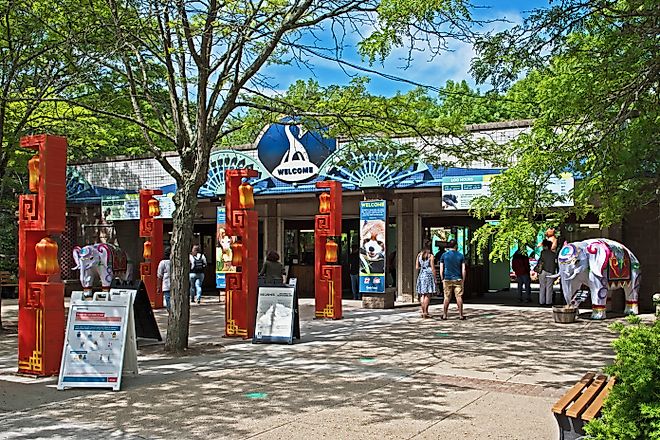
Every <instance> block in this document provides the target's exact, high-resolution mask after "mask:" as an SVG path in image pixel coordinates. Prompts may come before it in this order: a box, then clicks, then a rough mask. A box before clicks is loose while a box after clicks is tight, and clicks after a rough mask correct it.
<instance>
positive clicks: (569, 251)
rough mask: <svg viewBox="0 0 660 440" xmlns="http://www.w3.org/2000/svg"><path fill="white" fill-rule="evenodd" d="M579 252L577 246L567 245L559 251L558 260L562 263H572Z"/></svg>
mask: <svg viewBox="0 0 660 440" xmlns="http://www.w3.org/2000/svg"><path fill="white" fill-rule="evenodd" d="M577 254H578V250H577V248H576V247H575V245H572V244H570V243H565V244H564V247H562V248H561V250H560V251H559V255H558V256H557V259H558V260H559V262H560V263H570V262H571V261H572V260H574V259H576V258H577Z"/></svg>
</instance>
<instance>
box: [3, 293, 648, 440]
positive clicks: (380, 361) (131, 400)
mask: <svg viewBox="0 0 660 440" xmlns="http://www.w3.org/2000/svg"><path fill="white" fill-rule="evenodd" d="M343 304H344V318H343V319H341V320H336V321H332V320H315V319H313V316H314V305H313V300H307V299H304V300H301V305H300V309H301V333H302V338H301V340H300V341H297V342H296V343H295V344H294V345H274V344H273V345H270V344H252V343H251V342H249V341H243V340H240V339H227V338H224V337H222V335H223V325H224V305H223V304H221V303H220V302H219V301H218V298H217V297H209V298H204V299H203V301H202V304H200V305H196V304H195V305H193V306H192V312H191V314H192V315H191V327H190V335H191V336H190V343H189V345H190V349H189V350H188V352H187V353H186V354H185V355H183V356H179V357H173V356H172V355H170V354H168V353H165V352H164V351H163V345H162V343H155V342H153V341H150V340H140V341H139V344H138V345H139V346H138V362H139V368H140V373H139V375H138V376H129V377H125V378H124V379H123V381H122V389H121V391H117V392H113V391H107V390H98V389H83V390H81V389H76V390H65V391H57V389H56V379H55V378H31V377H23V376H18V375H16V373H15V372H16V365H17V335H16V332H15V329H16V316H17V305H16V301H15V300H4V301H3V306H2V319H3V323H4V325H5V326H6V327H8V329H9V331H5V332H3V333H0V438H2V439H33V438H67V439H68V438H74V439H77V438H80V439H106V438H111V439H136V438H154V439H161V438H162V439H197V438H222V439H225V438H226V439H247V438H256V439H286V440H294V439H349V438H351V439H379V440H382V439H439V438H450V439H459V440H460V439H521V440H522V439H556V438H558V430H557V428H556V423H555V421H554V418H553V417H552V415H551V412H550V408H551V406H552V404H553V403H554V402H555V401H556V400H557V399H558V397H559V396H561V395H562V394H563V392H565V390H566V389H567V388H569V387H570V386H571V385H572V384H573V383H575V382H576V381H577V380H578V379H580V378H581V377H582V375H583V374H584V373H585V372H587V371H602V368H603V367H604V366H605V365H606V364H608V363H611V362H612V360H613V357H614V353H613V351H612V349H611V341H612V339H613V337H614V335H613V333H611V332H610V331H609V330H608V328H607V327H608V325H609V324H611V323H612V322H614V321H616V320H619V319H621V318H613V319H608V320H606V321H604V322H595V321H588V320H578V322H576V323H574V324H557V323H554V322H553V319H552V311H551V309H549V308H538V307H536V308H534V307H524V306H508V305H499V304H469V305H466V315H467V317H468V319H467V320H466V321H460V320H458V315H457V312H456V309H455V306H454V305H452V307H451V308H450V317H449V320H447V321H442V320H439V319H435V318H434V319H421V318H420V316H419V310H418V308H417V307H397V308H395V309H393V310H366V309H362V308H361V302H358V301H347V300H345V301H344V303H343ZM430 312H431V314H433V315H434V316H436V317H437V316H439V315H440V306H439V305H437V304H436V305H432V306H431V309H430ZM585 312H586V311H585ZM155 313H156V317H157V320H158V322H159V325H160V328H161V332H162V333H163V334H165V332H166V321H167V315H166V313H165V311H164V310H158V311H156V312H155ZM643 318H644V319H645V320H647V319H648V320H649V321H650V320H651V319H652V317H651V315H645V316H644V317H643Z"/></svg>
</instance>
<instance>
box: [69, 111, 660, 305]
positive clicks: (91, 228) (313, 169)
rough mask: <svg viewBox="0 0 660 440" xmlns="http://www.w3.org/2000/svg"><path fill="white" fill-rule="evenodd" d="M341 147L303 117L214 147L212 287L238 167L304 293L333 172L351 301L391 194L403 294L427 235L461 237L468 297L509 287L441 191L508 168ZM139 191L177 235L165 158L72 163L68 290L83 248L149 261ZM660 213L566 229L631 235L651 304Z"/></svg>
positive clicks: (310, 284) (209, 201) (208, 223)
mask: <svg viewBox="0 0 660 440" xmlns="http://www.w3.org/2000/svg"><path fill="white" fill-rule="evenodd" d="M530 124H531V122H530V121H509V122H502V123H490V124H478V125H471V126H468V127H467V130H468V133H469V134H470V135H471V136H472V137H473V138H475V139H478V138H488V139H491V140H493V141H495V142H497V143H502V144H504V143H507V142H509V141H510V140H512V139H514V138H515V137H517V136H518V135H520V134H521V133H523V132H526V131H528V130H529V129H530ZM450 141H451V140H450ZM398 142H400V143H405V144H408V145H421V140H420V139H416V138H404V139H398ZM343 147H345V144H344V143H342V141H337V140H335V139H328V138H324V137H322V136H319V135H318V134H316V133H312V132H306V131H304V130H303V129H302V128H300V127H298V126H295V125H287V124H273V125H271V126H270V127H267V129H265V130H264V131H263V132H262V134H261V135H260V137H259V139H257V141H256V142H255V143H254V144H249V145H242V146H238V147H235V148H232V149H217V150H214V151H213V152H212V153H211V160H210V167H209V172H208V178H207V181H206V183H205V184H204V185H203V186H202V188H201V189H200V191H199V193H198V198H199V204H198V210H197V217H196V220H195V223H194V225H192V226H191V227H192V228H193V233H194V240H195V242H197V243H199V244H200V245H201V247H202V251H203V253H204V254H205V255H206V258H207V260H208V261H209V263H210V264H209V265H208V267H207V271H208V273H207V274H206V276H205V283H204V289H205V291H209V292H210V291H215V274H214V268H215V264H214V263H215V255H216V252H215V246H216V243H215V236H216V208H217V207H218V206H221V205H222V204H223V197H224V194H225V187H224V186H225V180H224V172H225V170H227V169H238V168H252V169H254V170H256V171H257V172H258V173H259V176H258V177H257V178H255V179H253V180H252V181H251V182H250V183H251V184H252V185H253V187H254V194H255V202H256V209H257V211H258V216H259V228H258V230H259V234H258V240H259V255H260V256H261V257H260V258H263V256H264V255H265V252H266V250H270V249H273V250H276V251H277V252H278V253H279V254H280V255H281V256H282V258H283V260H284V261H283V263H284V264H285V265H286V266H288V267H289V276H291V277H296V278H297V279H298V291H299V294H300V296H301V297H313V296H314V216H315V215H316V214H317V212H318V199H317V196H318V190H317V189H316V188H315V183H316V182H318V181H323V180H328V179H331V180H336V181H339V182H341V184H342V188H343V200H342V205H343V213H342V215H343V221H342V231H343V234H342V241H341V247H340V252H341V255H340V262H342V265H344V266H345V267H344V268H343V270H342V273H343V277H344V279H343V280H342V281H343V282H342V285H343V286H344V298H350V297H351V293H350V280H349V269H348V263H347V261H348V253H349V252H350V248H351V244H357V243H358V241H359V202H360V201H363V200H369V199H381V200H386V201H387V233H386V240H385V247H386V254H387V265H388V268H387V284H388V286H391V287H395V288H396V292H397V297H398V301H404V302H413V301H416V295H415V294H414V291H415V281H416V271H415V265H414V259H415V256H416V255H417V252H418V251H419V249H420V248H421V246H422V243H423V241H424V240H427V239H430V240H431V243H432V247H433V249H432V251H433V252H434V253H435V252H437V251H438V250H439V249H440V248H442V247H443V246H444V245H445V244H446V242H447V241H448V240H449V239H450V238H454V239H456V240H457V242H458V244H459V250H460V251H461V252H462V253H463V254H464V255H465V256H466V261H467V267H468V274H467V280H466V285H465V294H466V296H474V297H476V301H478V300H479V297H481V295H483V294H485V293H487V292H491V293H489V294H488V295H496V294H497V293H496V292H498V291H500V290H502V289H507V288H508V287H509V285H510V278H509V274H510V266H509V262H508V261H505V262H501V263H491V262H489V261H488V258H487V255H488V254H487V252H478V251H477V249H476V247H475V246H472V245H471V243H470V240H471V239H472V237H473V233H474V231H475V230H476V229H477V228H479V227H480V226H481V225H482V224H483V222H482V221H480V220H477V219H475V218H474V217H472V216H470V214H469V212H468V210H467V209H464V208H466V206H463V205H464V204H465V201H461V200H457V199H456V197H453V196H451V197H449V198H447V197H445V203H443V196H447V195H448V194H443V182H444V184H445V192H447V188H448V186H447V185H448V184H451V182H454V183H455V182H485V181H487V180H488V178H489V177H488V176H492V175H494V174H498V173H500V172H501V169H497V168H493V167H492V166H490V165H489V164H487V163H486V162H482V163H473V164H471V166H470V167H451V168H445V167H436V166H432V165H430V164H426V163H423V162H417V163H415V164H414V165H412V166H410V167H406V168H404V169H401V168H395V167H391V166H388V164H391V163H392V162H393V161H392V159H393V157H395V156H392V155H396V153H393V152H385V153H374V152H370V153H365V154H362V153H358V152H353V153H350V154H349V155H348V156H346V153H342V157H341V160H340V158H339V153H340V152H343V151H345V150H346V149H344V148H343ZM420 148H421V147H420ZM166 157H167V160H168V161H169V162H170V163H171V164H172V166H173V167H174V168H178V167H179V157H178V156H177V155H176V153H167V154H166ZM442 159H443V160H445V161H446V160H447V159H451V158H444V157H443V158H442ZM448 182H449V183H448ZM557 184H558V185H559V189H558V190H559V191H570V189H571V188H572V185H573V180H572V177H571V178H570V179H567V180H561V181H559V182H557ZM477 186H478V187H480V186H481V185H480V184H479V185H477ZM477 186H473V187H474V188H476V187H477ZM140 189H160V190H162V191H163V194H164V195H165V196H164V197H163V198H161V216H162V217H163V218H164V222H165V235H164V236H165V241H166V242H167V241H168V232H170V231H171V230H172V221H171V212H172V210H173V203H171V196H172V195H173V194H174V192H175V191H176V185H175V181H174V179H173V178H172V177H171V176H170V175H169V174H168V173H167V172H166V171H165V170H164V169H163V168H162V167H161V165H160V164H159V162H158V161H157V160H156V159H154V158H149V157H141V158H128V157H115V158H107V159H102V160H95V161H92V162H78V163H74V164H70V165H69V167H68V171H67V220H66V230H65V232H64V234H63V235H62V258H61V261H62V276H63V278H64V279H66V280H70V281H67V285H68V286H69V289H68V290H71V289H75V288H76V281H75V280H76V279H77V272H74V271H72V268H73V267H74V266H75V263H74V261H73V258H72V255H71V254H72V252H71V251H72V248H73V247H74V246H76V245H78V246H83V245H86V244H91V243H97V242H109V243H113V244H116V245H118V246H120V247H121V248H122V249H124V250H125V251H126V252H127V255H128V258H129V260H132V261H133V263H135V265H136V267H137V264H138V263H139V262H140V261H141V259H142V239H140V238H139V236H138V223H139V220H138V218H139V209H138V196H137V192H138V191H139V190H140ZM462 196H466V195H465V194H463V195H462ZM657 212H658V210H657V209H656V210H655V214H654V215H655V217H652V216H649V214H648V213H645V212H638V213H633V214H631V215H630V216H628V218H627V219H626V220H625V221H624V222H623V223H622V224H621V225H618V226H617V227H615V228H608V229H603V228H600V226H599V225H598V223H597V221H596V220H595V219H589V218H587V219H586V220H582V221H580V222H577V221H575V222H573V223H568V224H564V225H560V231H561V235H562V237H563V238H565V239H566V240H568V241H575V240H583V239H586V238H596V237H608V238H612V239H614V240H618V241H621V242H623V243H624V244H626V246H628V247H629V248H630V249H631V250H632V251H633V252H634V253H635V255H636V256H637V257H638V258H639V260H640V262H641V266H642V271H643V273H644V274H643V276H642V288H641V291H640V296H639V300H640V308H641V309H642V310H647V309H649V308H650V307H651V296H652V294H653V292H654V291H658V290H660V275H659V274H660V260H659V259H658V258H657V249H660V236H659V234H658V220H657ZM650 218H655V221H650V220H649V219H650ZM259 264H260V265H261V261H260V263H259ZM621 297H622V295H621ZM491 298H492V296H491ZM621 301H622V299H621ZM615 307H616V301H615ZM621 308H622V306H621ZM615 310H616V308H615Z"/></svg>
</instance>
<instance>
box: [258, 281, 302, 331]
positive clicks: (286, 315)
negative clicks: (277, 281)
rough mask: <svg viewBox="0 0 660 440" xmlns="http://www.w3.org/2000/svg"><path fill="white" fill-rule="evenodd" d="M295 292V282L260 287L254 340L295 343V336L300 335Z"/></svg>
mask: <svg viewBox="0 0 660 440" xmlns="http://www.w3.org/2000/svg"><path fill="white" fill-rule="evenodd" d="M295 292H296V287H295V284H293V285H288V286H286V285H283V286H280V287H274V286H262V287H259V297H258V299H257V319H256V323H255V326H254V337H253V338H252V342H255V343H256V342H285V343H287V344H293V338H294V337H296V336H297V337H298V338H299V337H300V330H299V329H300V324H297V325H296V321H297V319H298V313H297V309H298V304H297V298H296V294H295ZM296 328H298V334H297V335H296Z"/></svg>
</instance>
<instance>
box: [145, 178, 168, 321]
mask: <svg viewBox="0 0 660 440" xmlns="http://www.w3.org/2000/svg"><path fill="white" fill-rule="evenodd" d="M161 194H163V192H162V191H161V190H158V189H157V190H150V189H142V190H140V237H143V238H145V242H144V245H143V251H142V256H143V257H144V260H145V261H144V262H142V263H140V277H141V278H142V281H143V282H144V285H145V286H146V288H147V295H149V302H151V308H152V309H162V308H163V292H160V293H159V292H158V274H157V270H158V264H159V263H160V260H162V259H163V220H162V219H158V218H155V217H157V216H159V215H160V204H159V203H158V201H157V200H156V199H154V198H153V196H155V195H161ZM147 243H148V244H147ZM147 247H149V248H150V249H149V250H147Z"/></svg>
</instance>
